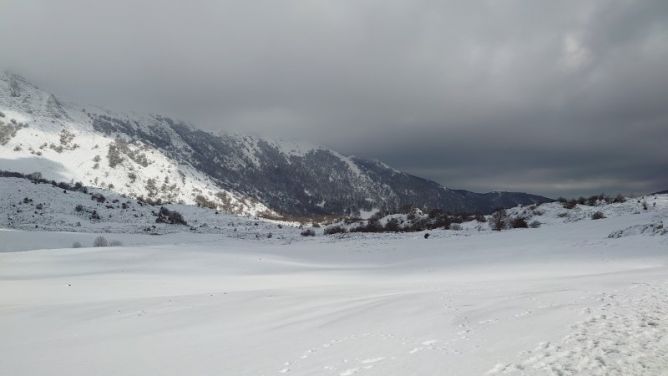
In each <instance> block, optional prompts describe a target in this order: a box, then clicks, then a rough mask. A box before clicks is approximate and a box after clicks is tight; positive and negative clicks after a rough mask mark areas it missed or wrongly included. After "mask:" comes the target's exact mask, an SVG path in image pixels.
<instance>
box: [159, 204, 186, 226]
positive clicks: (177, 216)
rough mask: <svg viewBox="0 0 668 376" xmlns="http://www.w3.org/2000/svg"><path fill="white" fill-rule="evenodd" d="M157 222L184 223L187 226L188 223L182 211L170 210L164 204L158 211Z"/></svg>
mask: <svg viewBox="0 0 668 376" xmlns="http://www.w3.org/2000/svg"><path fill="white" fill-rule="evenodd" d="M155 223H167V224H170V225H184V226H187V225H188V223H187V222H186V221H185V219H183V216H182V215H181V213H179V212H177V211H176V210H169V209H167V208H165V207H164V206H161V207H160V211H159V212H158V218H156V219H155Z"/></svg>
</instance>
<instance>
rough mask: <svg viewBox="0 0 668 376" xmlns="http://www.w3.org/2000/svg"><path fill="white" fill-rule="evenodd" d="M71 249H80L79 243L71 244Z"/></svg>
mask: <svg viewBox="0 0 668 376" xmlns="http://www.w3.org/2000/svg"><path fill="white" fill-rule="evenodd" d="M72 248H81V243H79V242H74V243H72Z"/></svg>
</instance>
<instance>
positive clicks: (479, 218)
mask: <svg viewBox="0 0 668 376" xmlns="http://www.w3.org/2000/svg"><path fill="white" fill-rule="evenodd" d="M475 220H476V221H478V222H480V223H485V222H487V219H486V218H485V216H484V215H482V214H480V213H478V214H476V215H475Z"/></svg>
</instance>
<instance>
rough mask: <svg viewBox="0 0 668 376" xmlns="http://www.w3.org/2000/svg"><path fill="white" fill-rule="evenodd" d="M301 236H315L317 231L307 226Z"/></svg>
mask: <svg viewBox="0 0 668 376" xmlns="http://www.w3.org/2000/svg"><path fill="white" fill-rule="evenodd" d="M301 236H315V231H313V230H312V229H310V228H307V229H306V230H304V231H302V232H301Z"/></svg>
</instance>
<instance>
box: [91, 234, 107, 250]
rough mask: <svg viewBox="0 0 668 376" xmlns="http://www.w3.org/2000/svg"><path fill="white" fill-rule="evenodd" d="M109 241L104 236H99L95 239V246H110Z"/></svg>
mask: <svg viewBox="0 0 668 376" xmlns="http://www.w3.org/2000/svg"><path fill="white" fill-rule="evenodd" d="M108 246H109V242H108V241H107V239H106V238H105V237H104V236H98V237H97V238H95V240H93V247H108Z"/></svg>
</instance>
